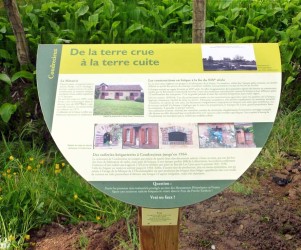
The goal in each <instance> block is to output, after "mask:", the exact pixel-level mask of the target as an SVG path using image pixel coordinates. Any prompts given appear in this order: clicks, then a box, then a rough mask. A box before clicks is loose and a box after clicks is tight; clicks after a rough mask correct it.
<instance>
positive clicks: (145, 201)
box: [89, 180, 234, 208]
mask: <svg viewBox="0 0 301 250" xmlns="http://www.w3.org/2000/svg"><path fill="white" fill-rule="evenodd" d="M155 182H156V181H133V182H131V181H110V182H101V181H90V182H89V183H90V184H92V185H93V186H94V187H96V188H97V189H99V190H101V191H102V192H103V193H105V194H107V195H109V196H111V197H113V198H115V199H117V200H120V201H123V202H126V203H129V204H132V205H135V206H140V207H148V208H176V207H183V206H188V205H191V204H195V203H198V202H201V201H203V200H206V199H208V198H210V197H212V196H214V195H216V194H218V193H220V192H221V191H223V190H224V189H225V188H226V187H228V186H229V185H230V184H232V183H233V182H234V180H209V181H207V180H206V181H205V180H204V181H157V183H169V184H170V185H168V186H157V187H156V188H157V189H156V190H154V183H155ZM171 187H173V189H172V188H171ZM184 187H185V188H184ZM192 187H202V189H200V188H198V189H193V188H192ZM119 188H121V189H122V190H123V192H120V191H119V193H116V190H118V189H119ZM147 189H150V190H152V191H150V192H148V191H146V190H147ZM141 190H144V193H142V192H141ZM183 190H186V192H183ZM187 190H190V191H189V192H188V191H187ZM192 190H194V191H192ZM198 190H199V191H198ZM200 190H202V191H200ZM114 192H115V193H114ZM129 192H132V193H129ZM145 192H146V193H145ZM151 197H153V198H151Z"/></svg>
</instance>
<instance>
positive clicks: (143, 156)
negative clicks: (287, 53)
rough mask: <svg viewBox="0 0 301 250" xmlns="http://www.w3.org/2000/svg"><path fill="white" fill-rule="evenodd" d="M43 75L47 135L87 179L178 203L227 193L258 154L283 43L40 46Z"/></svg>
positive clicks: (277, 84)
mask: <svg viewBox="0 0 301 250" xmlns="http://www.w3.org/2000/svg"><path fill="white" fill-rule="evenodd" d="M267 55H269V56H267ZM50 66H51V67H50ZM37 79H38V91H39V98H40V102H41V107H42V111H43V114H44V119H45V121H46V123H47V126H48V128H49V130H50V132H51V135H52V137H53V138H54V140H55V142H56V144H57V145H58V147H59V149H60V151H61V152H62V153H63V155H64V157H65V158H66V159H67V160H68V161H69V163H70V164H71V165H72V166H73V168H74V169H75V170H76V171H77V172H78V173H79V174H80V175H81V176H82V177H83V178H84V179H85V180H87V181H88V182H89V183H91V184H92V185H93V186H95V187H96V188H98V189H99V190H100V191H102V192H104V193H106V194H108V195H110V196H112V197H114V198H116V199H119V200H121V201H124V202H127V203H130V204H134V205H137V206H141V207H148V208H176V207H182V206H185V205H189V204H193V203H196V202H199V201H202V200H205V199H207V198H209V197H211V196H213V195H215V194H217V193H219V192H221V191H222V190H223V189H225V188H226V187H228V186H229V185H230V184H231V183H233V182H234V181H235V180H237V179H238V178H239V177H240V176H241V175H242V174H243V173H244V172H245V171H246V170H247V168H248V167H249V166H250V165H251V164H252V162H253V161H254V160H255V159H256V157H257V156H258V154H259V153H260V151H261V149H262V147H263V145H264V144H265V142H266V140H267V138H268V136H269V133H270V131H271V129H272V126H273V123H274V121H275V117H276V113H277V109H278V103H279V99H280V91H281V63H280V55H279V48H278V45H277V44H122V45H118V44H111V45H109V44H97V45H96V44H93V45H92V44H90V45H88V44H86V45H84V44H68V45H40V46H39V49H38V63H37Z"/></svg>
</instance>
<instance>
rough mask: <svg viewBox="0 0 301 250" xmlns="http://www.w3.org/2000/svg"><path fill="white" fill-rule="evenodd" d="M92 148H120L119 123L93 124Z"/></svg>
mask: <svg viewBox="0 0 301 250" xmlns="http://www.w3.org/2000/svg"><path fill="white" fill-rule="evenodd" d="M93 146H94V148H95V149H106V148H120V149H121V148H122V141H121V126H120V125H119V124H95V125H94V145H93Z"/></svg>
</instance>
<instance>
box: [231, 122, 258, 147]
mask: <svg viewBox="0 0 301 250" xmlns="http://www.w3.org/2000/svg"><path fill="white" fill-rule="evenodd" d="M234 128H235V134H236V144H237V147H238V148H255V147H256V144H255V142H254V130H253V124H252V123H235V124H234Z"/></svg>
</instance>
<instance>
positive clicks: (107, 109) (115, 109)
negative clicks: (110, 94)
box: [94, 99, 144, 115]
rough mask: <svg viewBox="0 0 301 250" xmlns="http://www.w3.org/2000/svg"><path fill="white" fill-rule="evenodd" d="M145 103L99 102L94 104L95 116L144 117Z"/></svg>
mask: <svg viewBox="0 0 301 250" xmlns="http://www.w3.org/2000/svg"><path fill="white" fill-rule="evenodd" d="M143 114H144V103H143V102H134V101H123V100H99V99H96V100H95V102H94V115H143Z"/></svg>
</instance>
